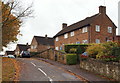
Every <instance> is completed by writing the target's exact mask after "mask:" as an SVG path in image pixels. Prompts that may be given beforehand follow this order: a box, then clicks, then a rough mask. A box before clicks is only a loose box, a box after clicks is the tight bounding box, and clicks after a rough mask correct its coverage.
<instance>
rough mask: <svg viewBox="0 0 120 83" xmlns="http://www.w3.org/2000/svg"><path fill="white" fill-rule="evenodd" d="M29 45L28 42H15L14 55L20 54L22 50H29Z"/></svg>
mask: <svg viewBox="0 0 120 83" xmlns="http://www.w3.org/2000/svg"><path fill="white" fill-rule="evenodd" d="M29 49H30V45H28V44H26V45H25V44H17V46H16V49H15V55H17V56H18V55H20V53H21V52H22V51H29Z"/></svg>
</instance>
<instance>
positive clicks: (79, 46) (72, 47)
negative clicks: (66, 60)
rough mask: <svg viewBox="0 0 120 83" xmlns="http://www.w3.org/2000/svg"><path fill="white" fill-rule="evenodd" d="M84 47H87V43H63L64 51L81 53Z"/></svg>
mask: <svg viewBox="0 0 120 83" xmlns="http://www.w3.org/2000/svg"><path fill="white" fill-rule="evenodd" d="M86 47H88V44H71V45H65V52H66V53H76V54H82V53H83V52H85V50H86Z"/></svg>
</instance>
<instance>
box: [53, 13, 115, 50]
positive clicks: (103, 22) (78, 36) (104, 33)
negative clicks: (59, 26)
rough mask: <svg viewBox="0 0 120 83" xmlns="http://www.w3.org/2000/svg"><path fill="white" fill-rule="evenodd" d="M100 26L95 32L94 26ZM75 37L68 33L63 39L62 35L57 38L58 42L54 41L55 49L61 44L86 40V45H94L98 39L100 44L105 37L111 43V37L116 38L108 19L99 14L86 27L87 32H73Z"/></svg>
mask: <svg viewBox="0 0 120 83" xmlns="http://www.w3.org/2000/svg"><path fill="white" fill-rule="evenodd" d="M96 25H100V32H96V31H95V26H96ZM108 26H109V27H112V33H108ZM74 33H75V35H74V36H73V37H70V33H68V38H67V39H64V35H61V36H59V41H56V40H55V47H59V50H60V46H62V47H63V48H64V45H63V44H71V43H76V42H78V41H79V42H80V43H82V41H83V40H88V43H96V42H95V40H96V39H100V43H103V42H106V37H108V38H109V39H110V40H112V41H113V37H114V39H115V37H116V28H115V26H114V25H113V23H112V22H111V21H110V19H109V18H108V17H107V16H106V15H105V14H101V15H99V16H98V17H97V19H96V20H94V21H93V23H92V24H91V26H90V27H88V32H86V33H82V29H79V30H76V31H74Z"/></svg>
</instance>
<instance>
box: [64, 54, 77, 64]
mask: <svg viewBox="0 0 120 83" xmlns="http://www.w3.org/2000/svg"><path fill="white" fill-rule="evenodd" d="M66 63H67V64H68V65H74V64H77V55H76V54H66Z"/></svg>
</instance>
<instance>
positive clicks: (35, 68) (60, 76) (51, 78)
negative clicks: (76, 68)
mask: <svg viewBox="0 0 120 83" xmlns="http://www.w3.org/2000/svg"><path fill="white" fill-rule="evenodd" d="M17 60H18V61H19V62H20V63H21V71H20V76H19V80H20V81H48V82H51V83H54V82H55V81H57V82H58V81H60V82H61V81H69V82H70V81H76V82H78V81H81V80H80V79H79V78H78V77H76V76H75V75H72V74H71V73H68V72H66V71H64V70H62V69H61V68H60V67H59V68H58V67H56V66H54V65H51V64H48V63H46V62H44V61H41V60H35V59H32V58H18V59H17Z"/></svg>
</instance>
